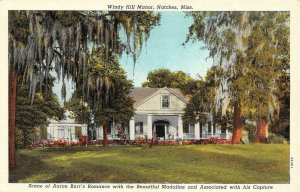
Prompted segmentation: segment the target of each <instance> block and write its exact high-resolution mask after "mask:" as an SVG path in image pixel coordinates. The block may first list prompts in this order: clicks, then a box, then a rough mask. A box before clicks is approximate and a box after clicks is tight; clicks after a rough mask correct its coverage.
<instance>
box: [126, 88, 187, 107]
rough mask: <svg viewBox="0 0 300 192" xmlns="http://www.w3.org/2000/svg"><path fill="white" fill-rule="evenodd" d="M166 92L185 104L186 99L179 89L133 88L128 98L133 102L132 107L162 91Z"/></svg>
mask: <svg viewBox="0 0 300 192" xmlns="http://www.w3.org/2000/svg"><path fill="white" fill-rule="evenodd" d="M165 89H166V90H168V91H170V92H171V93H173V94H174V95H175V96H177V97H179V98H180V99H182V100H183V101H184V102H187V101H188V99H187V98H186V97H185V96H184V95H183V93H182V92H181V91H180V89H177V88H167V87H164V88H148V87H135V88H133V89H132V90H131V92H130V94H129V95H130V96H131V97H132V98H133V100H134V101H135V103H134V105H135V106H136V105H138V104H140V103H143V102H144V101H146V100H147V99H149V98H151V97H153V96H154V95H156V94H158V93H159V92H161V91H162V90H165Z"/></svg>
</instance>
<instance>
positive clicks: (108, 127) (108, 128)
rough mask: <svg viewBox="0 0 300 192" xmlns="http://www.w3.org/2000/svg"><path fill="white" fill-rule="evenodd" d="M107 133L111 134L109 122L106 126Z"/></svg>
mask: <svg viewBox="0 0 300 192" xmlns="http://www.w3.org/2000/svg"><path fill="white" fill-rule="evenodd" d="M107 135H111V124H109V125H108V126H107Z"/></svg>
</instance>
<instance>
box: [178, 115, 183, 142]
mask: <svg viewBox="0 0 300 192" xmlns="http://www.w3.org/2000/svg"><path fill="white" fill-rule="evenodd" d="M178 139H183V125H182V117H181V115H178Z"/></svg>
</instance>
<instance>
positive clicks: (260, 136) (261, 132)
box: [254, 117, 268, 143]
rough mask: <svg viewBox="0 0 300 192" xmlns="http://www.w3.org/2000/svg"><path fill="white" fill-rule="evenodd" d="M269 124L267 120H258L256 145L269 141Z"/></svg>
mask: <svg viewBox="0 0 300 192" xmlns="http://www.w3.org/2000/svg"><path fill="white" fill-rule="evenodd" d="M267 129H268V122H267V119H266V118H264V117H263V118H258V119H257V120H256V134H255V139H254V143H265V142H266V141H267Z"/></svg>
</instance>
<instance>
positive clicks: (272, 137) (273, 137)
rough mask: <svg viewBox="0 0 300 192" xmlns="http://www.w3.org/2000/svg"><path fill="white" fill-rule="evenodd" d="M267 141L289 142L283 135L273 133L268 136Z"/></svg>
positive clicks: (273, 142)
mask: <svg viewBox="0 0 300 192" xmlns="http://www.w3.org/2000/svg"><path fill="white" fill-rule="evenodd" d="M267 143H269V144H286V143H288V142H287V140H286V139H285V138H284V137H283V136H281V135H276V134H272V135H270V136H269V137H268V140H267Z"/></svg>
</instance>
